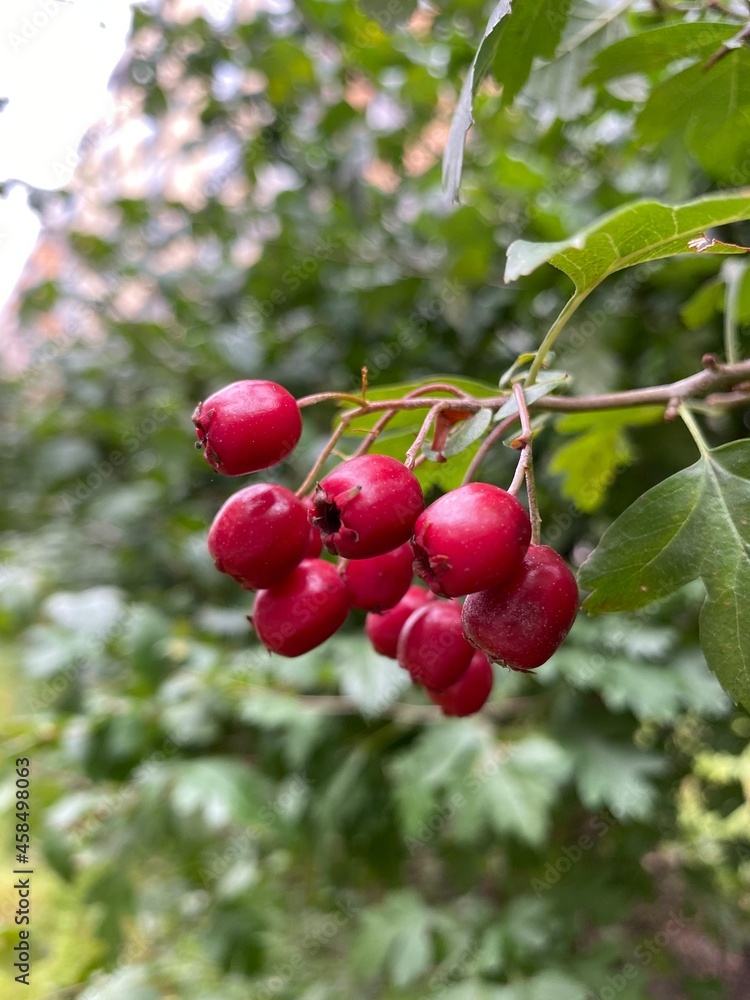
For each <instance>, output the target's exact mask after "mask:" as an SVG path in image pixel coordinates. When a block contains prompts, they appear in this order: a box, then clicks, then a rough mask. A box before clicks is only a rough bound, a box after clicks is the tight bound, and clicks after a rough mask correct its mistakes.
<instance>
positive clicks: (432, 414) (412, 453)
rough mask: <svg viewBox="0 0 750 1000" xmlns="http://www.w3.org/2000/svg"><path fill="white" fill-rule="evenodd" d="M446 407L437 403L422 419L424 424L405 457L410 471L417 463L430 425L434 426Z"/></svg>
mask: <svg viewBox="0 0 750 1000" xmlns="http://www.w3.org/2000/svg"><path fill="white" fill-rule="evenodd" d="M444 409H445V407H444V405H443V404H442V403H435V405H434V406H432V407H431V408H430V411H429V412H428V414H427V416H426V417H425V418H424V420H423V421H422V426H421V427H420V428H419V433H418V434H417V436H416V437H415V438H414V442H413V444H412V446H411V447H410V448H409V450H408V451H407V453H406V458H405V459H404V465H405V466H406V468H407V469H409V470H410V471H411V470H413V469H414V466H415V465H416V462H417V458H418V456H419V453H420V452H421V450H422V445H423V444H424V442H425V438H426V437H427V435H428V434H429V432H430V427H432V424H433V421H434V420H435V419H436V418H437V415H438V414H439V413H440V411H441V410H444Z"/></svg>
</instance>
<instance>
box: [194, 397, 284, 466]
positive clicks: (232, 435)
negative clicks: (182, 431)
mask: <svg viewBox="0 0 750 1000" xmlns="http://www.w3.org/2000/svg"><path fill="white" fill-rule="evenodd" d="M193 423H194V424H195V427H196V432H197V434H198V441H199V443H200V444H201V445H202V447H203V449H204V454H205V456H206V460H207V461H208V463H209V464H210V465H211V466H212V468H214V469H216V471H217V472H221V473H223V474H224V475H225V476H243V475H245V474H246V473H248V472H257V471H258V470H259V469H267V468H269V467H270V466H272V465H276V464H277V463H278V462H280V461H281V460H282V459H284V458H286V456H287V455H288V454H289V453H290V452H291V451H292V450H293V449H294V448H295V447H296V445H297V442H298V441H299V439H300V435H301V433H302V418H301V417H300V412H299V407H298V406H297V401H296V399H295V398H294V396H292V395H291V393H289V392H287V390H286V389H285V388H284V387H283V386H281V385H277V384H276V382H264V381H262V380H260V379H245V380H244V381H242V382H232V384H231V385H226V386H224V388H223V389H219V390H218V392H215V393H214V394H213V395H212V396H209V397H208V399H207V400H205V402H203V403H199V404H198V405H197V406H196V408H195V413H193Z"/></svg>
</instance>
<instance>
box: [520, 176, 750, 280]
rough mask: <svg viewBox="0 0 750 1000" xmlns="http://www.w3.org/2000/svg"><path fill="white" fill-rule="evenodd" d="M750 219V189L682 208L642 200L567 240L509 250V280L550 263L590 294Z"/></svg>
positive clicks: (522, 242)
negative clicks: (610, 279) (627, 271)
mask: <svg viewBox="0 0 750 1000" xmlns="http://www.w3.org/2000/svg"><path fill="white" fill-rule="evenodd" d="M747 218H750V188H742V189H740V190H737V191H723V192H721V193H720V194H711V195H705V196H704V197H702V198H697V199H696V200H695V201H690V202H687V203H685V204H683V205H662V204H661V203H660V202H657V201H637V202H634V203H633V204H630V205H626V206H625V207H624V208H618V209H616V210H615V211H614V212H610V213H609V214H608V215H605V216H603V217H602V218H601V219H599V220H598V221H597V222H595V223H593V224H592V225H591V226H588V227H587V228H586V229H582V230H581V231H580V232H578V233H576V235H575V236H571V237H570V238H569V239H567V240H560V241H558V242H556V243H529V242H528V241H526V240H516V241H515V242H514V243H511V245H510V246H509V247H508V261H507V265H506V268H505V281H506V282H508V281H515V280H516V278H519V277H521V276H522V275H526V274H531V273H532V272H533V271H535V270H536V269H537V268H538V267H540V266H541V265H542V264H545V263H550V264H552V265H554V267H556V268H558V269H559V270H560V271H562V272H563V273H564V274H567V276H568V277H569V278H570V279H571V280H572V281H573V282H574V284H575V286H576V292H577V294H578V295H579V296H583V295H587V294H588V293H589V292H590V291H591V290H592V289H593V288H595V287H596V286H597V285H598V284H599V283H600V282H602V281H603V280H604V279H605V278H606V277H607V276H608V275H610V274H614V273H615V272H616V271H621V270H623V269H624V268H626V267H633V266H634V265H635V264H643V263H645V262H646V261H650V260H661V259H662V258H664V257H673V256H675V255H676V254H682V253H690V246H689V241H690V240H691V239H693V238H694V237H696V236H700V235H701V234H702V233H704V231H705V230H706V229H709V228H711V227H712V226H721V225H726V224H727V223H729V222H738V221H739V220H741V219H747Z"/></svg>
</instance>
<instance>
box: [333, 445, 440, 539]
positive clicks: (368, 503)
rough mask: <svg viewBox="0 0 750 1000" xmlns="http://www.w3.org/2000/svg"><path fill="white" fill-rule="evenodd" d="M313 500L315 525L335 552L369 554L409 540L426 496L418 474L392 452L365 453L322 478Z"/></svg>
mask: <svg viewBox="0 0 750 1000" xmlns="http://www.w3.org/2000/svg"><path fill="white" fill-rule="evenodd" d="M313 504H314V507H315V516H314V517H313V524H314V525H315V526H316V527H317V528H318V530H319V531H320V534H321V535H322V537H323V542H324V544H325V545H326V547H327V548H328V549H329V551H330V552H334V553H335V554H336V555H340V556H343V557H344V558H345V559H369V558H371V557H372V556H380V555H383V554H384V553H385V552H390V551H391V549H395V548H397V547H398V546H399V545H403V543H404V542H406V541H408V539H409V538H410V536H411V533H412V529H413V527H414V522H415V521H416V519H417V517H418V515H419V514H420V513H421V511H422V510H423V508H424V497H423V495H422V487H421V486H420V485H419V481H418V479H417V478H416V476H414V475H413V474H412V473H411V472H410V471H409V470H408V469H407V468H406V466H405V465H402V463H401V462H398V461H397V460H396V459H395V458H390V457H389V456H388V455H361V456H360V457H359V458H351V459H349V460H348V461H346V462H342V463H341V465H339V466H338V468H336V469H334V470H333V471H332V472H329V473H328V475H327V476H325V477H324V478H323V479H322V480H321V481H320V482H319V483H318V485H317V487H316V489H315V494H314V496H313Z"/></svg>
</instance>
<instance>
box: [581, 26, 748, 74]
mask: <svg viewBox="0 0 750 1000" xmlns="http://www.w3.org/2000/svg"><path fill="white" fill-rule="evenodd" d="M736 30H737V29H736V26H734V25H731V24H721V23H719V22H713V23H712V22H705V21H696V22H694V23H692V24H691V23H688V22H687V21H681V22H679V23H675V24H665V25H662V26H661V27H658V28H652V29H651V30H650V31H640V32H638V34H637V35H630V36H629V37H628V38H621V39H620V40H619V41H617V42H615V43H614V45H610V46H609V47H608V48H606V49H603V50H602V51H601V52H599V53H598V54H597V56H596V58H595V59H594V68H593V69H592V70H591V72H590V73H589V74H588V75H587V76H586V77H585V78H584V80H583V81H582V82H583V83H584V84H588V83H604V82H606V81H607V80H612V79H614V78H615V77H618V76H628V75H629V74H631V73H652V72H659V71H660V70H663V69H664V68H665V67H666V66H668V65H669V64H670V63H671V62H674V61H675V60H676V59H687V58H689V57H690V56H695V57H696V58H698V59H700V58H702V57H703V56H710V55H711V53H712V52H714V51H715V50H716V49H717V48H718V47H719V46H720V45H721V44H722V42H724V41H726V39H727V38H731V37H732V35H733V34H735V32H736Z"/></svg>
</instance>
